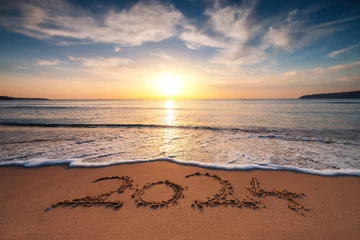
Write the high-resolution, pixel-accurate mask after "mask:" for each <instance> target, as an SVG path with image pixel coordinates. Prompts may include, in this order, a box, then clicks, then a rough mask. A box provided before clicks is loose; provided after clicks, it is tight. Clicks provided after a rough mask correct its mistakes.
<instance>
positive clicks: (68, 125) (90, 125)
mask: <svg viewBox="0 0 360 240" xmlns="http://www.w3.org/2000/svg"><path fill="white" fill-rule="evenodd" d="M0 126H10V127H44V128H46V127H48V128H57V127H64V128H178V129H193V130H210V131H234V132H248V133H264V132H265V133H277V132H278V131H277V130H274V129H268V128H264V127H257V128H232V127H212V126H196V125H162V124H138V123H135V124H131V123H129V124H97V123H30V122H0Z"/></svg>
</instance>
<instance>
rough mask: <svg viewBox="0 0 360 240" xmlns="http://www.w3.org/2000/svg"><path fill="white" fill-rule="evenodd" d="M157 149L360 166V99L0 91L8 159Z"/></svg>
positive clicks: (41, 160)
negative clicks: (32, 96)
mask: <svg viewBox="0 0 360 240" xmlns="http://www.w3.org/2000/svg"><path fill="white" fill-rule="evenodd" d="M153 159H166V160H169V161H177V162H181V163H189V164H197V165H205V166H213V167H219V168H238V169H248V168H264V169H292V170H299V171H305V172H312V173H317V174H327V175H329V174H340V173H344V174H353V175H360V101H359V100H176V101H172V100H117V101H105V100H101V101H0V164H1V165H11V164H16V165H25V166H35V165H42V164H56V163H62V162H68V163H70V165H71V166H100V165H110V164H115V163H122V162H130V161H147V160H153Z"/></svg>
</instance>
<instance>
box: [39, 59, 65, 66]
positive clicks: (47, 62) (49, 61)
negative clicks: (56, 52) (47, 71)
mask: <svg viewBox="0 0 360 240" xmlns="http://www.w3.org/2000/svg"><path fill="white" fill-rule="evenodd" d="M60 63H61V61H60V60H59V59H56V58H53V59H38V60H36V64H37V65H40V66H54V65H58V64H60Z"/></svg>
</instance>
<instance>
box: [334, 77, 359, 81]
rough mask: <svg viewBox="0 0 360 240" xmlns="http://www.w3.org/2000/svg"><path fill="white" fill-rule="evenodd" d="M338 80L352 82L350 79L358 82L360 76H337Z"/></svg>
mask: <svg viewBox="0 0 360 240" xmlns="http://www.w3.org/2000/svg"><path fill="white" fill-rule="evenodd" d="M338 80H339V81H342V82H352V81H357V82H360V76H352V77H341V78H338Z"/></svg>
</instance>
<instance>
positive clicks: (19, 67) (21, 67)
mask: <svg viewBox="0 0 360 240" xmlns="http://www.w3.org/2000/svg"><path fill="white" fill-rule="evenodd" d="M16 68H17V69H24V70H31V68H28V67H24V66H21V65H18V66H16Z"/></svg>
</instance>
